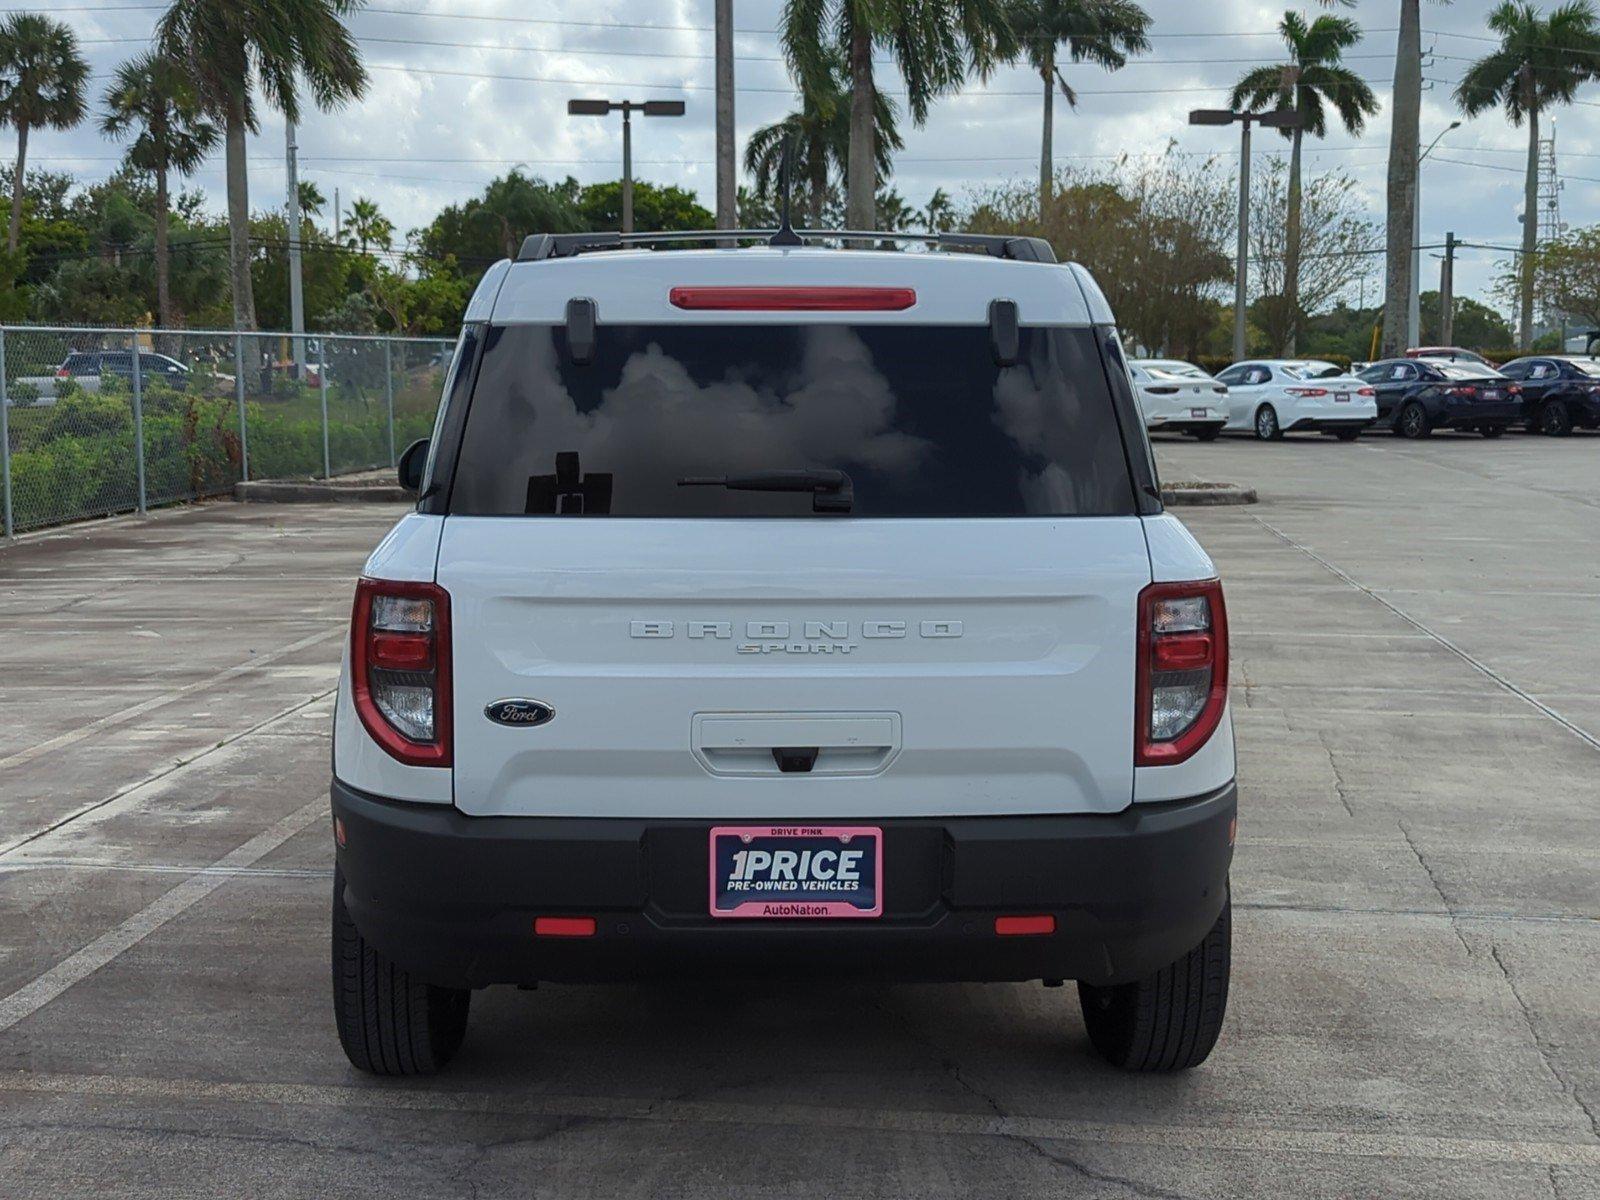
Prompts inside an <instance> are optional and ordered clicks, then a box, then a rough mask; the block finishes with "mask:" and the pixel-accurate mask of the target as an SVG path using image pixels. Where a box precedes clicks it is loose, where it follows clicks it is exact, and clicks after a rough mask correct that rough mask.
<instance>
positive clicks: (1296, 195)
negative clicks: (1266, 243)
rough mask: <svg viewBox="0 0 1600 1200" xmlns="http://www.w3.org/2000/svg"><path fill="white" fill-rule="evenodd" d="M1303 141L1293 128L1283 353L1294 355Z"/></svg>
mask: <svg viewBox="0 0 1600 1200" xmlns="http://www.w3.org/2000/svg"><path fill="white" fill-rule="evenodd" d="M1300 143H1301V131H1300V130H1299V129H1296V130H1295V131H1294V141H1293V143H1292V145H1291V147H1290V150H1289V227H1288V230H1287V231H1286V236H1285V237H1284V243H1283V306H1284V321H1285V325H1284V337H1283V355H1284V357H1285V358H1293V357H1294V354H1295V342H1296V340H1297V338H1298V337H1299V333H1300V233H1301V229H1300V224H1301V221H1300Z"/></svg>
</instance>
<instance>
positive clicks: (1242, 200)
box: [1233, 115, 1250, 362]
mask: <svg viewBox="0 0 1600 1200" xmlns="http://www.w3.org/2000/svg"><path fill="white" fill-rule="evenodd" d="M1249 264H1250V118H1249V116H1248V115H1247V116H1245V118H1244V119H1243V120H1242V121H1240V122H1239V259H1238V263H1237V264H1236V266H1235V268H1234V279H1233V361H1234V362H1238V361H1240V360H1241V359H1242V358H1244V356H1245V337H1244V335H1245V310H1246V308H1247V307H1248V304H1247V295H1246V293H1247V292H1248V288H1247V286H1246V285H1247V283H1248V281H1249Z"/></svg>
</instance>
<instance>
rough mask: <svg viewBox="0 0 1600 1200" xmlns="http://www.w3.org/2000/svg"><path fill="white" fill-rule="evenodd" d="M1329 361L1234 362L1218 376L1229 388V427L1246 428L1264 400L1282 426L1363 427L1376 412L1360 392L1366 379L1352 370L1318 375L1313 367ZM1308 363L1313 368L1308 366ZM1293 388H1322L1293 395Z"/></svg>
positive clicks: (1291, 428) (1318, 428)
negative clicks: (1307, 393)
mask: <svg viewBox="0 0 1600 1200" xmlns="http://www.w3.org/2000/svg"><path fill="white" fill-rule="evenodd" d="M1328 367H1329V364H1327V363H1319V362H1317V360H1315V359H1251V360H1248V361H1246V362H1241V363H1235V364H1234V365H1233V366H1231V367H1229V368H1228V369H1227V370H1226V371H1223V372H1222V373H1221V374H1219V375H1218V376H1217V378H1218V380H1220V381H1221V382H1222V383H1224V384H1226V385H1227V388H1228V423H1227V429H1228V430H1229V431H1249V430H1251V429H1253V428H1254V427H1255V421H1256V416H1257V414H1258V413H1259V412H1260V410H1261V409H1262V408H1263V407H1264V406H1270V407H1271V408H1272V410H1273V411H1274V412H1275V413H1276V414H1277V418H1278V426H1279V428H1280V429H1282V430H1283V431H1284V432H1286V433H1289V432H1294V431H1297V430H1312V431H1318V432H1334V431H1337V430H1340V429H1364V428H1366V427H1367V426H1368V425H1371V424H1372V422H1373V421H1375V420H1376V419H1377V416H1378V406H1377V403H1376V401H1375V400H1374V399H1373V397H1372V396H1363V395H1361V394H1360V389H1362V388H1364V387H1366V386H1367V385H1366V384H1365V383H1364V382H1362V381H1361V380H1360V379H1358V378H1356V377H1355V376H1353V375H1347V374H1343V373H1338V374H1334V375H1318V374H1315V373H1314V370H1316V369H1325V368H1328ZM1308 368H1311V369H1313V370H1312V371H1310V372H1308ZM1291 389H1298V390H1300V391H1304V392H1313V393H1315V392H1320V393H1322V394H1320V395H1315V394H1313V395H1297V394H1296V393H1295V391H1292V390H1291Z"/></svg>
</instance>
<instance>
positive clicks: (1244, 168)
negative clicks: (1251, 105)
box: [1189, 108, 1300, 362]
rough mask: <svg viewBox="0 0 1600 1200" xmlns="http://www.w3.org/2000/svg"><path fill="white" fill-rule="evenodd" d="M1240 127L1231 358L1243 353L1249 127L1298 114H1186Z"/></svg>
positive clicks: (1286, 124) (1278, 124)
mask: <svg viewBox="0 0 1600 1200" xmlns="http://www.w3.org/2000/svg"><path fill="white" fill-rule="evenodd" d="M1235 121H1237V122H1238V123H1239V125H1240V126H1241V127H1242V128H1241V130H1240V136H1239V259H1238V262H1237V263H1236V264H1235V265H1234V279H1233V360H1234V361H1235V362H1238V361H1239V360H1240V359H1242V358H1244V356H1245V329H1246V324H1247V321H1246V309H1247V308H1248V303H1247V301H1248V299H1249V286H1248V285H1249V280H1250V126H1251V125H1266V126H1268V127H1270V128H1272V129H1293V128H1294V127H1295V126H1296V125H1298V124H1299V123H1300V116H1299V114H1298V113H1296V112H1295V111H1294V110H1293V109H1285V110H1283V111H1281V112H1267V113H1252V112H1234V111H1233V110H1232V109H1230V108H1197V109H1194V110H1192V111H1191V112H1190V113H1189V124H1191V125H1232V124H1233V123H1234V122H1235Z"/></svg>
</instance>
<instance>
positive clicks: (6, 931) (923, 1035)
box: [0, 436, 1600, 1200]
mask: <svg viewBox="0 0 1600 1200" xmlns="http://www.w3.org/2000/svg"><path fill="white" fill-rule="evenodd" d="M1160 455H1161V458H1162V460H1163V463H1164V465H1165V467H1166V470H1167V471H1168V473H1169V474H1172V475H1174V476H1177V475H1187V476H1191V477H1203V478H1212V479H1223V480H1231V481H1235V482H1241V483H1249V484H1252V485H1254V486H1256V487H1257V488H1258V489H1259V490H1260V492H1261V495H1262V498H1263V502H1262V503H1261V504H1259V505H1257V506H1254V507H1250V508H1233V509H1198V510H1190V511H1186V512H1185V513H1184V514H1183V515H1184V518H1185V520H1186V521H1188V522H1189V523H1190V525H1191V527H1192V528H1193V529H1194V530H1195V531H1196V533H1197V534H1198V535H1199V536H1200V538H1201V539H1202V541H1204V542H1205V544H1206V545H1207V547H1208V548H1209V549H1210V550H1211V552H1212V553H1213V555H1214V556H1215V557H1216V559H1217V560H1218V563H1219V566H1220V567H1221V569H1222V572H1223V574H1224V577H1225V579H1226V581H1227V586H1228V597H1229V607H1230V610H1231V614H1232V622H1233V631H1234V656H1235V657H1234V667H1235V680H1236V683H1235V690H1234V714H1235V720H1236V722H1237V728H1238V737H1239V747H1240V783H1241V821H1240V825H1241V833H1240V839H1239V855H1238V860H1237V866H1236V872H1235V876H1234V887H1235V893H1234V894H1235V952H1234V953H1235V973H1234V991H1233V998H1232V1004H1231V1009H1230V1013H1229V1017H1228V1022H1227V1025H1226V1027H1225V1029H1224V1032H1223V1038H1222V1041H1221V1043H1220V1045H1219V1046H1218V1048H1217V1051H1216V1053H1215V1055H1214V1056H1213V1057H1212V1059H1211V1061H1210V1062H1209V1063H1208V1064H1207V1065H1206V1066H1205V1067H1203V1068H1201V1069H1199V1070H1197V1071H1195V1072H1193V1073H1191V1074H1189V1075H1186V1076H1183V1077H1176V1078H1136V1077H1128V1076H1124V1075H1120V1074H1118V1073H1116V1072H1114V1071H1112V1070H1110V1069H1108V1068H1106V1067H1104V1066H1102V1065H1101V1064H1100V1063H1099V1062H1098V1061H1097V1060H1096V1059H1095V1058H1093V1057H1092V1056H1091V1055H1090V1053H1089V1052H1088V1050H1087V1047H1086V1045H1085V1040H1084V1036H1083V1030H1082V1025H1081V1022H1080V1020H1079V1017H1078V1015H1077V1011H1076V1005H1075V1003H1074V1001H1073V996H1072V993H1071V991H1070V990H1062V991H1049V990H1045V989H1043V988H1040V987H1037V986H1010V985H1007V986H972V987H959V988H952V987H829V986H825V985H822V984H818V985H816V986H812V987H807V988H804V989H800V990H780V989H776V988H772V987H755V988H742V989H729V988H711V987H704V988H696V987H607V988H576V987H551V986H546V987H544V988H541V989H540V990H539V991H537V992H531V993H519V992H516V991H512V990H505V989H500V990H495V991H491V992H488V993H484V994H480V995H479V996H478V997H477V998H476V1001H475V1004H474V1011H473V1018H472V1026H471V1029H470V1031H469V1033H468V1040H467V1044H466V1046H465V1048H464V1049H463V1051H462V1053H461V1055H460V1057H459V1058H458V1059H457V1061H456V1062H455V1064H454V1065H453V1067H452V1068H451V1070H450V1071H449V1072H448V1073H447V1074H445V1075H443V1076H440V1077H438V1078H436V1079H434V1080H430V1081H425V1082H420V1083H419V1082H404V1081H382V1080H373V1079H369V1078H365V1077H362V1076H359V1075H357V1074H355V1073H354V1072H352V1071H351V1070H350V1069H349V1068H348V1067H347V1065H346V1064H345V1060H344V1057H343V1055H342V1054H341V1053H340V1050H339V1046H338V1042H337V1040H336V1038H335V1036H334V1032H333V1027H332V1022H331V1019H330V1011H329V978H328V975H329V972H328V964H327V921H328V894H329V870H330V863H331V858H332V855H331V846H330V838H329V831H328V821H327V812H326V800H325V789H326V783H327V774H328V741H327V738H328V726H329V707H330V705H329V695H330V691H331V689H332V688H333V686H334V682H335V669H336V660H337V657H338V653H339V645H340V637H341V634H342V632H343V622H344V620H345V617H346V612H347V608H348V604H349V595H350V583H351V577H352V576H353V574H354V573H355V571H356V570H357V568H358V566H359V564H360V562H361V560H362V558H363V556H364V555H365V553H366V552H367V550H368V548H370V546H371V545H372V544H373V543H374V542H375V541H376V540H377V538H378V536H379V535H380V533H381V531H382V530H383V529H384V527H385V526H386V525H387V524H388V523H389V521H390V520H392V518H393V516H394V515H395V513H396V511H397V510H396V509H391V508H382V507H371V508H367V507H358V506H325V507H273V506H258V505H238V506H233V505H212V506H207V507H201V508H196V509H191V510H187V511H181V512H172V513H166V514H161V515H158V516H156V517H155V518H152V519H149V520H145V521H139V520H123V521H118V522H114V523H109V524H104V525H100V526H92V527H84V528H81V529H76V530H72V531H69V532H65V533H60V534H56V535H52V536H47V537H40V538H34V539H28V540H24V541H23V542H22V543H20V544H18V545H16V546H13V547H11V548H8V549H5V550H0V630H3V633H0V712H3V713H4V716H5V720H4V721H3V722H0V1196H3V1197H7V1198H10V1197H50V1198H56V1197H78V1196H97V1197H105V1196H115V1197H118V1198H119V1200H123V1198H133V1197H163V1198H166V1197H189V1196H194V1197H216V1196H228V1197H239V1196H272V1197H299V1196H305V1197H326V1196H341V1197H355V1196H374V1197H376V1196H390V1195H416V1196H426V1197H446V1196H498V1195H537V1196H552V1197H553V1196H572V1195H581V1196H608V1197H609V1196H705V1195H739V1196H744V1197H750V1196H773V1197H776V1196H792V1195H809V1196H835V1195H840V1196H844V1195H848V1196H917V1197H929V1196H952V1197H954V1196H960V1197H966V1196H984V1197H997V1198H998V1197H1005V1198H1010V1197H1016V1196H1036V1195H1037V1196H1077V1197H1082V1196H1095V1197H1099V1196H1106V1197H1125V1196H1140V1197H1213V1196H1312V1197H1366V1196H1400V1195H1404V1196H1408V1197H1409V1196H1424V1197H1440V1198H1446V1197H1448V1198H1451V1200H1457V1198H1460V1197H1483V1198H1485V1200H1490V1198H1492V1200H1504V1198H1507V1197H1524V1196H1526V1197H1550V1196H1554V1197H1557V1198H1576V1197H1597V1196H1600V1122H1597V1116H1600V988H1597V984H1600V740H1597V737H1600V636H1597V629H1600V608H1597V601H1600V438H1596V437H1588V438H1573V439H1569V440H1566V441H1555V440H1549V439H1534V438H1528V437H1521V436H1511V437H1507V438H1505V439H1503V440H1501V441H1500V442H1498V443H1490V442H1486V441H1483V440H1481V439H1477V438H1465V437H1436V438H1434V439H1433V440H1432V441H1431V442H1428V443H1422V444H1403V443H1399V442H1396V441H1393V440H1391V439H1389V438H1373V439H1370V440H1364V441H1362V442H1360V443H1357V444H1354V445H1343V444H1339V443H1335V442H1333V441H1331V440H1325V439H1318V438H1290V439H1289V440H1287V441H1286V442H1284V443H1282V444H1279V445H1256V444H1254V443H1251V442H1245V441H1223V442H1220V443H1218V444H1215V445H1211V446H1199V445H1195V444H1186V443H1180V442H1171V443H1167V444H1164V445H1163V446H1162V447H1161V448H1160Z"/></svg>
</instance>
